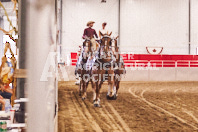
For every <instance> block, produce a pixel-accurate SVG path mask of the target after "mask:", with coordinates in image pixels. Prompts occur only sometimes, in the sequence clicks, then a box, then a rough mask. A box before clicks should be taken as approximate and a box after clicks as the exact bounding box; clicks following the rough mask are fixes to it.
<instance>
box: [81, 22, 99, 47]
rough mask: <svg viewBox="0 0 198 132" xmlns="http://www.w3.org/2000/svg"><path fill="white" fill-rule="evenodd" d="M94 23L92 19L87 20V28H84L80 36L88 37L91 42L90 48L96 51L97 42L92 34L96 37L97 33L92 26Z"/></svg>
mask: <svg viewBox="0 0 198 132" xmlns="http://www.w3.org/2000/svg"><path fill="white" fill-rule="evenodd" d="M94 23H95V22H94V21H89V22H88V23H87V26H88V28H86V29H85V30H84V34H83V37H82V38H83V39H87V38H89V39H90V41H91V43H92V49H93V50H94V51H96V49H97V45H98V43H97V42H96V39H95V38H94V36H95V37H96V38H98V35H97V33H96V31H95V30H94V29H93V28H92V27H93V24H94Z"/></svg>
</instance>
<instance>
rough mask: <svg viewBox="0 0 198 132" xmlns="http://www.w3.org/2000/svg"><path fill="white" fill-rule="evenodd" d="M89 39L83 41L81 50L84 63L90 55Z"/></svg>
mask: <svg viewBox="0 0 198 132" xmlns="http://www.w3.org/2000/svg"><path fill="white" fill-rule="evenodd" d="M91 53H92V50H91V41H90V39H89V38H86V40H85V41H84V42H83V51H82V60H83V62H84V63H86V62H87V59H88V57H89V56H90V55H91Z"/></svg>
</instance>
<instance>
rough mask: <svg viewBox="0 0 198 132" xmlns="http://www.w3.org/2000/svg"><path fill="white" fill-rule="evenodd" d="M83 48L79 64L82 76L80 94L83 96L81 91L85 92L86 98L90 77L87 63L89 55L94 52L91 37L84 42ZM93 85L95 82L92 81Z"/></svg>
mask: <svg viewBox="0 0 198 132" xmlns="http://www.w3.org/2000/svg"><path fill="white" fill-rule="evenodd" d="M82 50H83V51H82V53H81V55H80V57H81V59H80V60H81V61H80V62H78V66H77V73H78V75H79V78H80V85H79V96H81V93H82V94H83V95H82V100H84V99H85V98H86V97H87V94H86V89H87V84H86V83H87V79H88V76H87V75H88V73H87V69H86V68H87V67H86V63H87V60H88V58H89V56H91V54H92V50H91V41H90V39H88V38H86V40H85V41H84V42H83V49H82ZM92 87H93V88H94V86H93V83H92Z"/></svg>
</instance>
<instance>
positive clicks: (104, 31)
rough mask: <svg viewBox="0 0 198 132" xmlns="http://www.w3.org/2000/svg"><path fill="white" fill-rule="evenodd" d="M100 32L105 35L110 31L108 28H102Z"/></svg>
mask: <svg viewBox="0 0 198 132" xmlns="http://www.w3.org/2000/svg"><path fill="white" fill-rule="evenodd" d="M100 32H101V33H102V34H103V35H105V34H107V33H108V31H107V30H106V29H101V30H100Z"/></svg>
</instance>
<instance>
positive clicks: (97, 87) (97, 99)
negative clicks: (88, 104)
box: [94, 81, 100, 107]
mask: <svg viewBox="0 0 198 132" xmlns="http://www.w3.org/2000/svg"><path fill="white" fill-rule="evenodd" d="M95 84H96V89H95V93H96V99H95V101H94V106H95V107H99V106H100V102H99V85H98V81H96V82H95Z"/></svg>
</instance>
